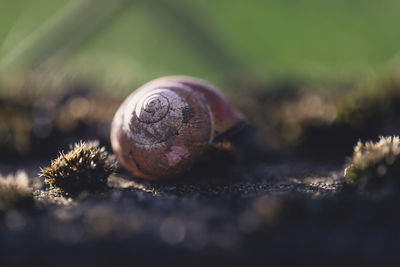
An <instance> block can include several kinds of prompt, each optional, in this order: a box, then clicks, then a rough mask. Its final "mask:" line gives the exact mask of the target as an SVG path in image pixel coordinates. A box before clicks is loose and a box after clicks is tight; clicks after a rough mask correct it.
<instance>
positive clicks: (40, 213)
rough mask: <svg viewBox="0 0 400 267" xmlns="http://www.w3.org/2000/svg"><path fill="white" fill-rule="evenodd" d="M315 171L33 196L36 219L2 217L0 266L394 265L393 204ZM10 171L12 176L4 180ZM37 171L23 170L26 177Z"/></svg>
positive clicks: (114, 184)
mask: <svg viewBox="0 0 400 267" xmlns="http://www.w3.org/2000/svg"><path fill="white" fill-rule="evenodd" d="M313 162H314V163H313ZM313 162H307V161H304V160H302V161H300V160H298V159H289V158H288V159H283V160H282V159H280V160H276V159H275V160H269V161H265V162H259V163H257V164H253V165H252V166H239V165H236V166H233V167H231V168H230V169H229V170H228V171H225V172H224V174H223V176H221V172H220V171H214V172H211V173H210V174H209V175H200V174H198V173H197V174H193V173H192V174H190V173H189V174H188V175H187V177H186V179H179V180H176V181H170V182H166V183H148V182H143V181H141V180H137V179H134V178H132V177H131V176H130V175H129V174H127V173H124V172H123V171H122V172H119V173H117V174H114V175H112V176H111V177H110V179H109V186H110V189H109V190H107V191H106V192H102V193H98V194H82V195H80V196H77V197H73V198H71V199H68V198H59V197H55V198H54V197H49V196H45V195H43V194H42V195H40V194H38V193H36V200H37V201H36V208H35V210H34V211H29V210H28V211H9V212H7V213H6V215H5V217H4V219H3V221H2V222H1V224H0V251H1V252H0V254H1V255H2V256H1V262H3V263H6V265H4V266H8V264H11V263H13V264H17V265H18V264H20V265H28V264H29V266H32V265H40V266H55V265H57V266H89V265H90V266H111V265H112V266H115V265H117V264H121V265H129V266H133V265H134V266H137V265H141V264H146V265H150V266H156V265H158V266H159V265H160V264H162V265H163V266H165V265H170V266H177V265H186V266H187V265H190V266H205V265H207V266H209V265H210V266H221V265H223V264H225V265H228V264H229V265H233V266H235V265H246V266H251V265H262V266H266V265H271V266H275V265H282V264H296V265H298V264H308V265H311V266H321V264H323V265H324V266H327V265H328V266H329V265H332V266H333V265H337V264H341V265H343V264H344V265H345V266H346V265H350V264H354V263H357V264H363V265H364V266H365V265H367V266H369V265H371V266H372V265H376V264H378V263H379V264H383V263H384V264H383V265H386V264H388V263H396V262H397V263H399V262H400V257H399V255H398V254H397V252H396V251H398V250H397V249H398V242H397V240H398V239H397V238H398V237H400V236H399V231H398V230H399V227H398V222H399V221H400V220H399V218H398V217H399V216H398V215H397V213H398V209H397V205H396V203H399V202H398V201H397V200H396V199H393V198H379V199H373V198H371V197H365V196H361V195H359V194H356V193H355V192H353V191H351V190H347V189H346V186H344V184H343V182H344V181H343V177H342V172H343V168H342V166H341V164H331V165H329V164H321V163H320V164H315V161H313ZM32 166H37V163H34V164H33V165H32ZM2 167H4V166H2ZM13 168H20V167H19V166H17V167H13V166H11V167H10V166H9V167H8V168H2V172H3V171H7V172H9V171H10V170H12V169H13ZM37 171H38V169H35V168H34V167H32V168H30V169H28V172H29V175H30V176H32V177H34V175H35V173H36V172H37Z"/></svg>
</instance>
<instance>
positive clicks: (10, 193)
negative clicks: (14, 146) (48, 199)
mask: <svg viewBox="0 0 400 267" xmlns="http://www.w3.org/2000/svg"><path fill="white" fill-rule="evenodd" d="M32 205H33V194H32V190H31V188H30V187H29V181H28V176H27V174H26V173H25V172H23V171H19V172H17V173H16V174H15V175H8V176H7V177H3V176H1V175H0V214H1V213H2V212H5V211H7V210H8V209H12V208H24V207H30V206H32Z"/></svg>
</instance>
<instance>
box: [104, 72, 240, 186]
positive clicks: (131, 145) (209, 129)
mask: <svg viewBox="0 0 400 267" xmlns="http://www.w3.org/2000/svg"><path fill="white" fill-rule="evenodd" d="M240 119H241V116H240V115H239V114H238V113H237V112H236V111H235V110H234V109H233V107H232V106H231V105H230V104H229V103H228V102H227V100H226V99H225V98H224V97H223V96H222V94H221V93H219V92H218V91H217V89H215V88H214V87H212V86H210V85H208V84H207V83H204V82H202V81H199V80H196V79H193V78H189V77H164V78H160V79H157V80H154V81H151V82H149V83H147V84H145V85H143V86H142V87H140V88H139V89H137V90H136V91H134V92H133V93H132V94H131V95H129V96H128V98H127V99H126V100H125V101H124V102H123V103H122V105H121V106H120V108H119V109H118V111H117V113H116V114H115V116H114V119H113V123H112V126H111V144H112V147H113V150H114V152H115V154H116V155H117V156H118V159H119V161H120V163H121V165H122V166H124V167H125V168H126V169H128V170H130V171H131V172H132V173H133V174H134V175H135V176H137V177H140V178H144V179H151V180H157V179H161V178H166V177H172V176H176V175H179V174H182V173H183V172H185V171H186V170H188V169H189V168H190V167H191V166H192V165H193V164H194V163H195V162H196V161H198V160H199V158H200V157H202V155H203V154H204V152H205V151H206V150H207V149H208V148H209V146H210V144H211V143H212V142H213V141H214V140H215V139H214V138H215V137H218V136H220V135H221V134H223V133H224V132H226V131H228V130H229V129H231V128H232V127H234V126H235V125H236V124H237V123H238V121H239V120H240Z"/></svg>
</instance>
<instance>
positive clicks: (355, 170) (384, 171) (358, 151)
mask: <svg viewBox="0 0 400 267" xmlns="http://www.w3.org/2000/svg"><path fill="white" fill-rule="evenodd" d="M345 177H346V178H347V179H348V181H349V183H351V184H356V185H359V186H361V187H362V188H363V189H367V190H375V189H382V188H387V189H390V190H396V191H397V190H398V189H400V139H399V137H380V140H379V141H378V142H376V143H374V142H366V143H362V142H358V144H357V145H356V146H355V148H354V155H353V157H352V158H351V159H350V160H349V162H348V165H347V168H346V169H345Z"/></svg>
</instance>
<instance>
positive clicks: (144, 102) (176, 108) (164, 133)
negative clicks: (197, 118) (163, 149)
mask: <svg viewBox="0 0 400 267" xmlns="http://www.w3.org/2000/svg"><path fill="white" fill-rule="evenodd" d="M128 106H129V107H131V108H132V109H134V110H132V111H128V112H130V113H131V114H132V115H133V116H132V117H131V118H129V116H126V121H125V125H126V127H129V130H130V137H131V139H132V141H134V142H136V143H138V144H142V145H152V144H158V143H163V142H165V141H166V140H168V138H171V137H173V136H174V135H177V134H178V133H179V130H180V128H181V127H182V123H183V121H184V118H183V117H184V114H183V111H185V110H188V106H187V103H186V102H185V101H184V99H182V98H181V97H180V96H179V95H178V94H177V93H175V92H173V91H172V90H171V89H168V88H160V89H155V90H153V91H151V92H148V93H146V94H144V95H142V94H138V95H137V96H136V97H134V98H132V100H131V104H128Z"/></svg>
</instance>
